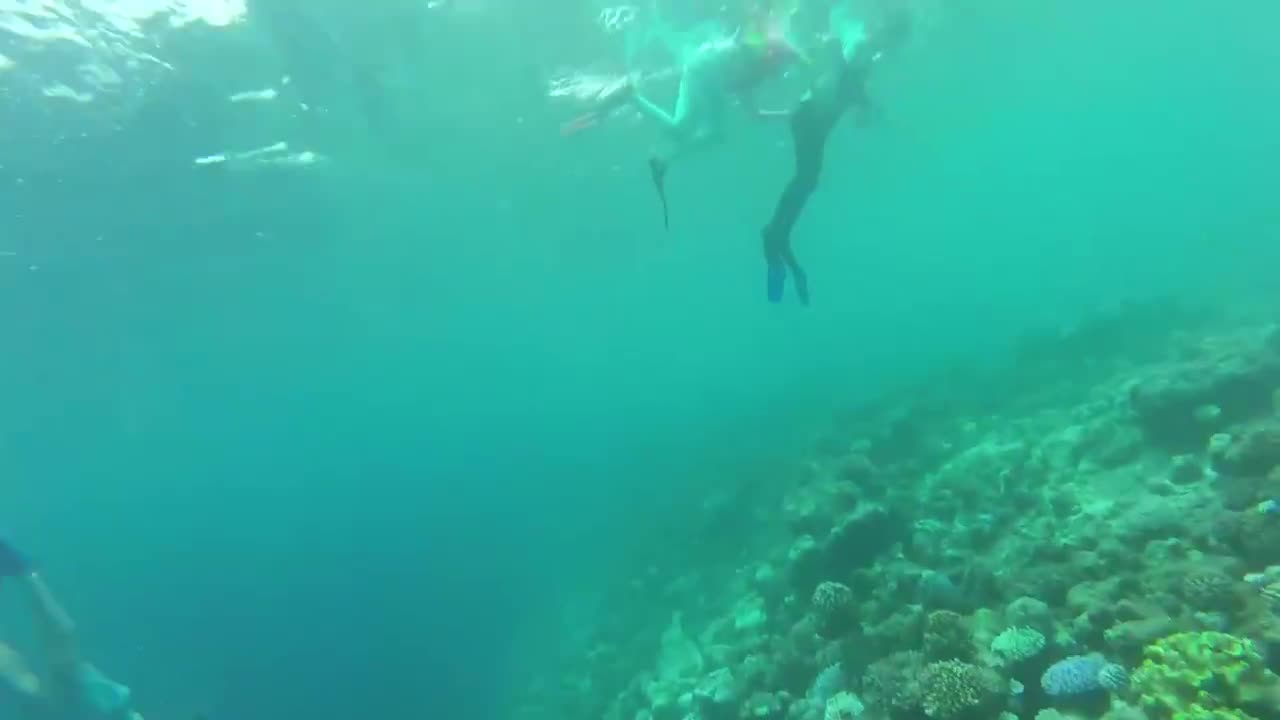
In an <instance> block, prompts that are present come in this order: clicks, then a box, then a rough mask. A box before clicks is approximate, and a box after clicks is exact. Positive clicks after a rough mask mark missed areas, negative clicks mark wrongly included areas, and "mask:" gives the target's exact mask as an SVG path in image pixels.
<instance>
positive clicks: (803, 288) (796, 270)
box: [791, 265, 809, 305]
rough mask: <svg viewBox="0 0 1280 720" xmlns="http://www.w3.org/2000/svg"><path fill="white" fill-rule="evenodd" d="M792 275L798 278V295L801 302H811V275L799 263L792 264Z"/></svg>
mask: <svg viewBox="0 0 1280 720" xmlns="http://www.w3.org/2000/svg"><path fill="white" fill-rule="evenodd" d="M791 275H792V276H793V277H795V280H796V297H798V298H800V304H802V305H808V304H809V276H808V275H806V274H805V272H804V270H801V269H800V266H798V265H792V266H791Z"/></svg>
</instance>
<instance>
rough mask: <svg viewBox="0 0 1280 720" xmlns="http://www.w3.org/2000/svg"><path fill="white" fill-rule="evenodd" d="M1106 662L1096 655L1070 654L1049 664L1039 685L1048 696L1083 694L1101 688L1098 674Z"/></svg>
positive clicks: (1105, 665)
mask: <svg viewBox="0 0 1280 720" xmlns="http://www.w3.org/2000/svg"><path fill="white" fill-rule="evenodd" d="M1106 667H1107V662H1106V661H1105V660H1103V659H1102V657H1100V656H1097V655H1072V656H1071V657H1068V658H1064V659H1062V660H1059V661H1058V662H1056V663H1054V664H1053V665H1050V666H1049V669H1048V670H1045V671H1044V674H1043V675H1041V676H1040V687H1042V688H1044V691H1045V692H1046V693H1048V694H1049V695H1050V696H1066V695H1084V694H1086V693H1092V692H1097V691H1098V690H1101V689H1102V681H1101V680H1100V679H1099V676H1100V675H1101V674H1102V671H1103V670H1104V669H1105V668H1106Z"/></svg>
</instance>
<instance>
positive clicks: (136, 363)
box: [0, 0, 1280, 720]
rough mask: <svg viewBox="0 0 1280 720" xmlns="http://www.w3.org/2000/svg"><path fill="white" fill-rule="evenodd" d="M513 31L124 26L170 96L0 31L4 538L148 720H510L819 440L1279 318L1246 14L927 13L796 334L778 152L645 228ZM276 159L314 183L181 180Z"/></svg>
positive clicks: (1263, 72) (252, 11)
mask: <svg viewBox="0 0 1280 720" xmlns="http://www.w3.org/2000/svg"><path fill="white" fill-rule="evenodd" d="M541 5H542V4H532V3H508V2H500V1H499V0H491V1H489V2H476V3H471V4H468V3H466V2H458V3H453V4H450V3H444V4H442V5H440V6H438V7H428V6H427V4H425V3H407V2H404V3H388V4H385V5H384V4H377V9H375V10H356V9H355V6H354V5H350V4H347V3H338V2H325V3H310V4H307V5H306V6H305V8H302V9H300V8H301V7H302V6H300V5H299V4H298V3H290V2H286V1H285V0H264V1H263V2H260V3H251V4H250V5H249V7H248V8H247V15H246V16H245V17H244V18H243V19H242V20H241V21H240V22H238V23H235V24H231V25H229V26H225V27H222V26H212V25H209V24H206V23H203V22H194V23H192V24H190V25H185V26H183V27H180V28H170V27H168V26H167V24H166V23H165V22H164V20H163V15H161V16H158V17H157V18H153V19H152V20H151V21H148V22H146V23H143V29H142V30H140V31H139V34H138V35H137V36H127V38H129V39H128V40H127V44H128V45H129V46H130V47H132V48H133V49H134V50H136V51H137V52H139V53H143V52H145V53H147V54H149V55H152V56H154V57H155V58H157V59H159V60H160V61H163V63H164V64H167V65H168V67H162V66H161V65H160V64H159V63H156V64H151V63H148V62H142V63H138V62H134V63H132V64H131V63H129V62H126V61H125V60H124V59H122V58H121V57H119V56H114V57H106V59H103V57H104V56H98V57H99V60H101V61H102V62H103V63H104V64H106V65H108V66H111V67H115V68H118V71H119V73H120V75H121V79H120V82H119V83H115V84H111V83H107V84H105V85H104V84H101V83H100V85H103V86H102V87H97V88H96V89H92V88H90V89H86V88H87V86H86V85H85V84H84V83H85V82H86V81H85V80H84V77H85V75H84V73H83V72H80V71H78V70H77V68H81V67H83V66H84V64H85V63H86V62H87V60H86V58H87V57H88V55H87V53H88V52H89V51H87V50H85V49H83V48H79V47H70V46H71V45H74V43H71V44H67V43H63V44H59V43H57V42H55V41H47V40H46V41H40V43H44V44H43V45H41V47H42V48H44V49H43V50H39V51H37V50H35V49H34V46H35V45H37V44H40V43H38V42H37V41H35V40H33V39H32V37H31V36H30V34H28V35H25V36H24V35H21V34H19V33H18V32H17V31H16V30H15V28H16V27H17V26H15V25H13V24H11V23H9V22H8V21H6V24H5V27H6V28H7V30H5V31H4V32H3V34H0V43H3V44H0V53H3V54H4V55H5V56H7V57H9V58H11V59H12V60H13V62H14V67H12V68H10V69H7V70H4V71H0V100H2V101H3V106H4V113H5V121H4V123H5V125H4V128H3V129H2V130H0V166H2V168H3V169H2V171H0V184H2V185H3V187H4V192H3V194H0V218H3V219H4V224H3V225H2V226H0V251H3V252H4V255H3V256H0V317H2V318H3V324H2V325H0V327H3V329H4V337H5V341H4V350H3V352H0V378H2V382H3V385H2V386H0V388H2V390H0V397H3V411H0V477H3V483H0V508H3V511H2V512H0V524H3V526H4V527H6V528H7V529H8V531H9V532H10V533H12V534H13V535H14V536H15V537H17V538H19V539H20V540H21V542H22V543H23V544H24V545H25V546H26V547H27V548H28V549H29V550H30V552H31V553H32V554H33V555H35V556H36V557H37V558H39V560H40V563H41V565H42V566H43V567H44V568H45V570H46V574H47V576H48V578H49V579H50V582H51V583H53V585H54V587H55V589H56V590H57V591H58V592H59V593H60V595H62V596H63V598H64V600H65V601H66V603H67V605H68V606H69V607H70V608H71V610H72V612H73V614H74V615H75V616H76V618H77V620H78V622H79V626H80V629H81V632H82V633H83V643H84V646H85V650H86V653H87V654H89V655H90V656H92V658H93V659H94V660H95V661H96V662H98V663H99V664H100V665H101V666H102V667H104V668H105V669H107V670H108V671H109V673H110V674H112V675H113V676H115V677H118V678H120V679H122V680H124V681H126V682H128V683H129V684H130V685H132V686H133V687H134V688H135V692H136V693H137V695H138V697H139V702H140V709H142V710H143V712H144V714H146V715H147V716H148V717H157V718H166V717H172V716H177V717H189V716H191V715H192V714H193V713H195V712H198V711H205V712H208V713H209V714H210V717H212V718H232V717H234V718H240V719H242V720H253V719H254V718H268V717H280V716H289V717H312V718H327V717H351V716H353V715H361V716H370V717H373V716H384V717H412V716H419V715H426V714H432V715H440V716H445V715H450V716H464V717H474V718H481V717H502V716H505V713H507V712H508V710H507V703H508V702H509V700H510V698H511V697H512V695H513V694H514V693H516V692H518V689H519V688H522V687H523V684H524V683H525V681H526V680H527V677H528V675H529V672H530V669H531V668H537V669H538V670H539V671H542V672H546V671H547V669H548V668H553V667H554V663H555V662H556V661H557V658H558V657H560V656H561V655H570V656H572V655H575V654H576V653H578V652H579V650H578V647H577V646H576V645H575V638H576V637H579V636H582V635H585V634H586V633H587V632H588V627H589V626H590V624H592V623H597V622H606V621H611V622H617V623H625V622H627V616H628V614H634V613H638V612H641V611H638V610H634V609H624V608H618V607H612V608H611V607H609V606H607V605H605V606H604V607H600V606H599V603H600V602H603V601H602V600H601V599H600V598H601V597H602V596H601V595H599V593H603V592H605V591H609V589H610V588H613V587H618V586H625V583H626V582H627V581H628V580H630V579H632V578H635V577H637V576H641V575H645V574H649V573H657V574H667V573H673V572H675V569H676V568H678V567H680V566H681V565H682V564H685V563H700V562H705V563H708V564H711V563H723V562H729V561H731V559H732V558H733V557H735V556H736V555H737V554H739V553H742V552H747V551H748V548H749V547H750V546H751V544H752V543H753V542H756V541H757V540H759V541H763V539H760V538H756V537H755V535H756V532H755V531H754V526H755V523H756V522H757V521H759V519H760V518H736V519H733V518H730V519H729V520H732V522H730V521H727V520H726V519H725V518H718V517H716V515H715V512H716V510H715V508H716V504H715V499H716V498H717V497H720V496H722V495H723V494H725V493H734V492H738V491H739V490H740V489H741V488H750V489H751V492H753V493H758V494H759V497H760V502H761V507H762V508H766V509H764V510H762V511H761V517H764V516H767V515H768V510H767V508H768V507H770V506H769V504H768V503H769V502H771V501H772V500H773V499H774V495H773V493H771V492H770V488H771V487H772V486H773V485H776V484H777V482H778V478H779V477H780V476H781V475H783V474H785V473H787V472H789V471H790V470H789V468H790V467H791V465H792V463H791V460H792V459H793V458H794V456H795V454H796V452H797V449H798V448H800V447H802V446H807V445H808V444H810V443H811V442H812V439H813V435H814V433H815V432H816V431H817V430H816V429H817V428H819V427H822V426H823V425H824V424H825V423H826V422H827V420H828V418H829V416H830V414H831V413H832V412H833V411H838V410H840V409H841V408H844V407H847V406H848V405H850V404H852V403H855V402H858V401H862V400H866V399H870V398H874V397H876V396H877V395H878V394H879V393H881V392H883V391H884V390H885V389H887V388H890V387H894V386H896V385H898V384H900V383H902V382H906V381H908V380H910V379H911V378H913V377H916V376H917V375H919V374H920V373H923V372H927V371H931V370H933V369H935V368H937V367H938V366H939V365H942V364H946V363H950V362H952V361H954V360H957V359H966V360H973V361H977V362H979V363H988V362H999V361H1000V358H1001V357H1002V356H1003V355H1002V354H1003V353H1004V352H1005V350H1006V348H1007V347H1008V346H1009V345H1010V343H1012V342H1013V341H1014V340H1015V339H1016V338H1017V337H1018V336H1019V335H1020V334H1022V333H1024V332H1026V331H1030V330H1036V329H1044V328H1054V327H1058V326H1062V325H1069V324H1071V323H1073V322H1075V321H1077V320H1078V319H1080V318H1081V317H1084V316H1086V315H1087V314H1088V313H1090V312H1092V311H1094V310H1097V309H1099V308H1105V307H1109V306H1111V305H1114V304H1116V303H1119V302H1123V301H1126V300H1144V299H1148V298H1153V297H1162V296H1167V295H1175V296H1180V297H1195V298H1202V297H1223V296H1230V297H1244V296H1248V295H1251V294H1254V293H1259V294H1265V293H1266V292H1267V291H1270V290H1274V287H1275V279H1276V270H1275V268H1276V267H1280V265H1278V264H1277V261H1280V250H1277V248H1278V247H1280V230H1277V228H1280V203H1278V202H1277V201H1276V188H1277V187H1280V139H1278V137H1280V136H1277V134H1276V132H1275V128H1276V124H1275V115H1276V112H1277V110H1280V84H1278V83H1276V82H1275V80H1274V78H1275V75H1276V68H1277V67H1280V45H1277V44H1276V43H1275V42H1274V28H1275V27H1276V26H1277V23H1278V22H1280V6H1275V5H1273V4H1268V3H1262V2H1245V3H1236V4H1229V5H1223V4H1219V3H1210V2H1199V1H1192V0H1173V1H1171V2H1161V3H1156V2H1135V3H1129V4H1127V5H1125V6H1123V7H1117V6H1116V5H1115V4H1114V3H1106V2H1100V1H1093V0H1087V1H1086V2H1073V3H1067V2H1046V3H1041V4H1039V5H1037V6H1035V7H1032V6H1031V5H1029V4H1026V3H1014V2H1009V3H964V2H956V3H944V4H943V5H942V6H941V7H939V8H935V9H933V10H932V11H931V14H930V18H931V22H930V24H929V27H928V31H927V33H925V34H924V35H922V37H920V38H918V41H917V43H916V44H915V46H914V47H913V48H912V49H911V51H910V52H909V53H907V54H905V55H904V56H902V57H901V58H899V59H898V60H897V62H896V64H895V65H892V66H889V67H887V68H886V69H885V70H884V72H883V74H882V75H881V76H879V77H878V78H877V79H876V83H875V89H874V92H875V94H876V96H877V97H878V98H880V99H881V102H882V103H883V105H884V107H885V111H886V118H885V120H884V121H883V123H882V124H880V125H878V126H876V127H872V128H870V129H866V130H859V129H857V128H855V127H853V125H852V124H849V125H848V126H847V127H844V128H842V129H841V130H840V131H838V132H837V133H836V135H835V136H834V138H833V140H832V142H831V146H830V148H829V156H828V175H827V176H826V178H825V180H824V186H823V187H822V189H821V191H820V193H819V195H818V196H816V197H815V200H814V202H813V204H812V206H811V207H810V211H809V212H808V214H807V215H806V217H805V218H804V220H803V221H802V223H801V225H800V227H799V229H798V231H797V235H796V247H797V251H798V252H799V253H800V254H801V256H802V257H803V258H804V259H805V260H806V262H807V264H808V266H809V267H810V275H811V281H812V283H813V285H814V293H815V301H814V304H813V307H811V308H808V309H802V308H799V307H796V306H782V307H775V306H770V305H768V304H767V303H765V302H764V299H763V289H762V287H761V285H762V283H763V277H762V276H763V263H762V262H761V258H760V251H759V247H758V245H759V242H758V231H759V228H760V226H761V225H762V224H763V222H764V221H765V220H766V219H767V215H768V213H769V212H770V210H771V209H772V203H773V200H774V198H775V197H776V193H777V192H778V190H779V189H780V187H781V185H782V184H783V182H785V178H786V176H787V173H788V172H789V163H790V158H789V148H788V145H787V139H786V137H785V134H784V133H783V131H782V130H781V129H779V128H772V127H743V128H739V129H736V131H735V136H734V138H733V139H732V141H731V142H730V143H729V144H728V145H726V146H725V147H723V148H720V149H719V150H718V151H717V152H714V153H710V154H708V155H707V156H705V157H699V158H697V159H695V160H693V161H691V162H690V163H689V164H688V165H687V166H685V167H680V168H678V171H679V172H678V173H675V174H673V178H672V181H671V188H670V191H671V194H672V213H673V227H672V230H671V232H669V233H664V232H663V231H662V229H661V224H660V220H659V216H658V210H657V207H656V204H655V202H654V201H653V199H652V198H651V197H650V188H649V186H648V182H647V179H646V178H645V176H644V169H643V155H644V152H645V151H646V150H647V147H648V144H649V142H650V140H651V135H650V134H649V133H648V132H647V129H646V128H645V127H644V126H643V125H641V124H639V123H636V122H630V121H627V120H625V119H624V120H620V121H619V122H617V123H615V124H612V125H610V126H608V127H606V128H603V129H602V130H600V131H599V132H598V133H595V134H592V135H588V136H584V137H581V138H573V139H571V140H569V141H567V140H565V139H563V138H561V137H560V136H559V133H558V132H557V126H558V124H559V123H560V122H562V121H563V120H565V119H567V118H568V117H570V116H571V115H573V114H574V113H575V112H577V111H580V110H581V107H580V106H575V105H574V104H573V103H571V102H568V101H565V100H563V99H554V98H548V97H547V87H548V83H549V82H550V81H551V80H553V79H555V78H557V77H561V76H563V75H564V74H566V73H573V72H577V71H585V70H587V69H592V70H595V69H601V68H604V69H612V70H613V71H617V70H618V69H619V64H620V58H621V56H622V54H623V52H624V50H623V47H622V45H623V44H622V40H621V38H620V37H619V36H616V35H614V36H607V35H605V34H604V33H602V32H601V31H600V29H599V27H598V26H597V24H596V16H597V13H598V11H599V10H600V8H599V7H594V6H589V5H587V4H585V3H559V4H553V5H552V6H551V7H549V8H544V7H542V6H541ZM33 7H35V6H34V5H31V6H25V9H23V8H24V4H22V3H19V4H18V5H17V6H16V7H14V8H10V7H8V6H7V5H0V16H4V17H6V19H7V20H8V19H11V18H14V17H21V16H23V13H24V12H26V13H28V14H29V13H30V12H31V9H32V8H33ZM682 12H684V13H687V14H688V15H689V16H691V17H696V16H698V15H700V14H706V12H707V11H706V10H705V9H700V8H697V7H693V6H690V7H685V8H683V10H682ZM46 21H47V20H46ZM103 22H105V21H104V20H103V19H102V18H101V17H100V16H98V15H95V14H93V13H90V12H87V11H83V12H82V13H81V14H80V15H78V16H77V20H76V22H75V23H74V26H75V27H79V28H80V29H81V30H82V31H86V32H87V31H88V29H91V28H93V27H95V25H94V23H99V24H101V23H103ZM104 27H105V26H104ZM94 52H99V50H95V51H94ZM284 76H288V78H289V82H288V83H283V82H282V81H281V78H282V77H284ZM61 83H67V84H68V85H70V86H72V87H74V88H77V92H81V93H90V92H91V91H92V92H91V94H93V95H94V97H93V99H91V100H87V101H82V100H72V99H68V98H66V97H64V96H62V95H60V94H58V93H54V94H53V95H50V94H49V93H48V92H47V91H48V89H49V88H51V87H53V86H54V85H55V84H61ZM77 83H79V84H77ZM107 86H109V87H107ZM268 86H270V87H274V88H276V89H277V90H278V96H277V97H276V99H275V100H273V101H270V102H253V101H247V102H235V103H233V102H230V101H229V100H228V97H229V96H230V95H232V94H234V93H238V92H245V91H252V90H258V89H260V88H264V87H268ZM776 92H777V97H778V98H780V99H782V98H785V97H786V96H787V95H786V93H787V92H788V88H786V87H783V88H780V89H778V90H777V91H776ZM304 106H305V107H304ZM281 140H284V141H287V142H288V143H289V146H290V152H300V151H310V152H313V153H315V154H316V156H315V157H317V158H319V159H318V160H317V161H316V162H315V163H314V164H297V163H295V164H286V165H269V164H263V163H258V162H256V160H246V161H245V162H243V163H239V164H238V163H237V162H234V161H228V162H226V163H223V164H222V165H218V166H205V165H196V164H194V161H195V159H196V158H200V157H207V156H211V155H213V154H216V153H224V152H235V151H243V150H248V149H251V148H258V147H265V146H269V145H270V144H272V143H275V142H277V141H281ZM233 166H234V167H233ZM610 592H611V591H610ZM603 597H616V595H604V596H603ZM0 601H2V602H3V609H4V613H5V614H4V616H3V618H0V621H2V622H3V625H2V627H3V628H4V630H5V635H4V637H14V638H16V639H17V640H18V642H19V644H23V640H24V639H25V637H26V630H25V627H26V623H25V617H24V616H23V614H22V613H21V612H20V610H21V608H20V607H19V606H17V604H16V603H14V602H12V599H11V598H4V597H3V593H0ZM661 603H662V600H661V598H653V599H651V600H644V601H639V600H637V602H636V603H635V604H636V605H638V606H644V605H646V604H651V605H654V606H655V612H657V613H658V614H660V615H663V616H664V617H665V614H666V610H665V609H662V608H660V606H661Z"/></svg>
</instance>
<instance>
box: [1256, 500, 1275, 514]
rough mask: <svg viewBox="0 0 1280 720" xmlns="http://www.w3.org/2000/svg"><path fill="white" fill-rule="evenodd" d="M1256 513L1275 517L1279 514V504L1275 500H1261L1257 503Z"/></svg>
mask: <svg viewBox="0 0 1280 720" xmlns="http://www.w3.org/2000/svg"><path fill="white" fill-rule="evenodd" d="M1258 512H1260V513H1262V514H1263V515H1275V514H1276V513H1278V512H1280V502H1277V501H1275V500H1263V501H1262V502H1260V503H1258Z"/></svg>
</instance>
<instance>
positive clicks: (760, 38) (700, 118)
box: [562, 14, 805, 227]
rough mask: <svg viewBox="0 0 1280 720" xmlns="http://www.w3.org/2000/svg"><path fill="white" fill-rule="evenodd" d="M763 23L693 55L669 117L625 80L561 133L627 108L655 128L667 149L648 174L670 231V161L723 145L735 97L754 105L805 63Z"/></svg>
mask: <svg viewBox="0 0 1280 720" xmlns="http://www.w3.org/2000/svg"><path fill="white" fill-rule="evenodd" d="M761 18H762V19H759V20H757V21H756V22H755V23H753V24H754V25H755V27H753V28H751V29H749V30H747V31H744V30H742V29H739V30H738V31H737V32H736V33H734V34H733V35H731V36H729V37H724V38H720V39H716V40H711V41H708V42H705V43H703V44H701V45H699V46H698V47H697V48H695V49H694V50H693V51H692V53H691V55H690V56H689V57H688V58H687V60H686V61H685V62H684V65H683V67H682V68H681V73H680V89H679V91H678V94H677V96H676V104H675V107H674V109H673V110H672V111H671V112H668V111H667V110H665V109H663V108H662V107H660V106H659V105H657V104H656V103H654V102H653V101H651V100H649V99H648V98H646V97H644V95H642V94H641V93H640V92H639V90H638V89H637V88H636V87H635V84H634V83H632V82H631V81H629V80H626V81H623V82H620V83H618V84H616V85H614V86H612V87H610V88H608V89H606V90H605V91H603V92H602V93H601V95H600V96H599V98H598V99H597V104H596V107H595V108H594V109H593V110H591V111H590V112H588V113H587V114H585V115H582V116H580V117H578V118H577V119H575V120H572V121H570V122H569V123H567V124H566V125H564V126H563V128H562V133H563V134H565V135H570V134H573V133H576V132H578V131H580V130H583V129H586V128H589V127H593V126H595V125H596V124H597V123H599V121H600V120H601V119H602V118H603V117H605V116H606V115H608V114H609V113H611V112H613V111H614V110H617V109H619V108H621V107H624V106H628V105H630V106H632V107H634V108H636V109H637V110H638V111H639V112H640V114H642V115H644V116H645V117H647V118H649V119H650V120H652V121H653V122H655V123H657V124H658V126H659V127H660V128H661V129H662V131H663V135H664V137H665V139H666V147H665V148H663V150H662V151H660V152H655V153H653V154H652V155H651V156H650V158H649V173H650V178H651V179H652V181H653V185H654V188H655V189H656V190H657V192H658V199H659V201H660V202H661V203H662V223H663V226H664V227H668V226H669V218H668V213H667V196H666V175H667V168H668V167H669V166H670V164H671V162H672V161H673V160H675V159H676V158H678V157H680V156H682V155H684V154H687V153H689V152H691V151H694V150H697V149H700V148H704V147H707V146H709V145H713V144H715V143H716V142H718V141H719V140H721V139H722V138H723V136H724V122H725V113H726V110H727V109H728V106H729V104H730V102H731V101H732V100H733V99H734V98H738V99H740V100H742V101H744V102H745V103H747V104H751V101H750V94H751V93H752V91H754V90H755V89H756V88H757V87H759V85H760V84H761V83H763V82H764V81H765V80H768V79H769V78H771V77H774V76H776V75H778V74H779V73H781V72H782V70H783V69H784V68H785V67H787V65H789V64H791V63H793V62H796V61H804V60H805V57H804V54H803V53H802V52H801V51H800V50H799V49H798V48H797V47H796V46H795V45H793V44H792V43H791V42H790V41H789V40H788V39H787V38H786V35H785V33H784V32H783V30H782V26H781V24H780V23H779V22H777V21H776V20H775V16H774V15H773V14H769V15H767V16H761Z"/></svg>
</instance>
